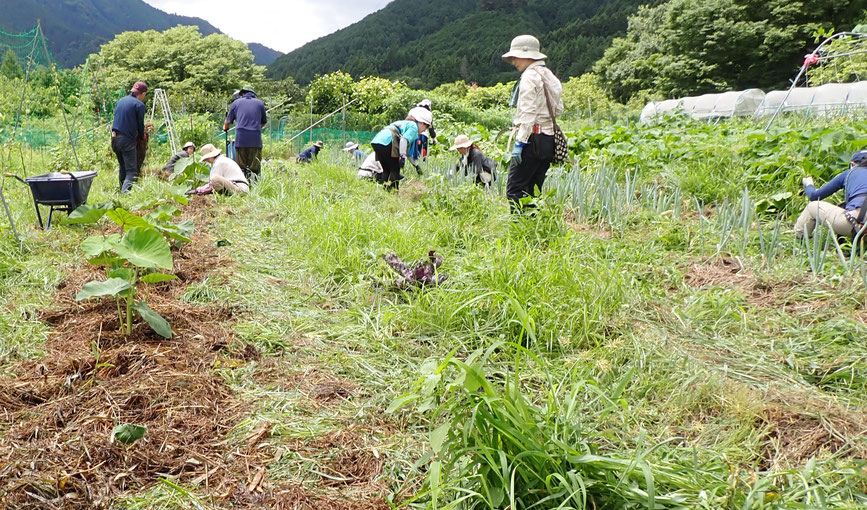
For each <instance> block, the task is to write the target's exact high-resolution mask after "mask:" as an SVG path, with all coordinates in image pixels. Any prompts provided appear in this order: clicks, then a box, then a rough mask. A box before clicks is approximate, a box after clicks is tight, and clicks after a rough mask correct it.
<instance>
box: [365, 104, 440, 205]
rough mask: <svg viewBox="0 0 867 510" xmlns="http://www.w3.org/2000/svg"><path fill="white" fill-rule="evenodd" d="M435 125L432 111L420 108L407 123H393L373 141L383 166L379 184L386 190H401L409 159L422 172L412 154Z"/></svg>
mask: <svg viewBox="0 0 867 510" xmlns="http://www.w3.org/2000/svg"><path fill="white" fill-rule="evenodd" d="M431 123H433V115H432V114H431V112H430V110H427V109H425V108H421V107H418V106H417V107H415V108H413V109H412V110H410V111H409V114H408V115H407V116H406V120H399V121H397V122H392V123H391V124H389V125H388V126H386V127H385V128H384V129H382V130H381V131H380V132H379V133H377V134H376V136H375V137H373V140H372V141H371V142H370V145H371V147H373V152H374V154H376V161H378V162H379V164H380V165H382V173H381V174H378V175H377V180H379V182H381V183H383V184H384V186H385V189H386V190H389V191H397V190H398V188H399V185H398V182H399V181H400V179H402V178H403V176H401V175H400V169H401V167H402V165H403V162H404V161H406V160H407V159H409V160H410V164H412V165H413V166H415V167H416V169H418V165H417V164H416V162H415V161H413V160H412V157H411V154H410V150H411V148H413V147H415V143H416V142H417V141H418V135H419V134H420V133H424V132H425V131H427V130H428V128H429V127H430V125H431Z"/></svg>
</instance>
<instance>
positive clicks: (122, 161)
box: [111, 81, 148, 193]
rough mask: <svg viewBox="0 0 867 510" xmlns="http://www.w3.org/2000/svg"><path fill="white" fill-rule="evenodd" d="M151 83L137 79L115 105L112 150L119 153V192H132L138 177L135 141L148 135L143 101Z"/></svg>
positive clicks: (117, 154) (116, 153)
mask: <svg viewBox="0 0 867 510" xmlns="http://www.w3.org/2000/svg"><path fill="white" fill-rule="evenodd" d="M147 92H148V85H147V83H145V82H143V81H137V82H136V83H135V85H133V86H132V89H131V90H130V91H129V95H128V96H125V97H122V98H120V100H119V101H118V102H117V105H115V107H114V122H113V123H112V125H111V150H112V151H114V154H115V155H116V156H117V163H118V165H119V167H118V178H119V182H120V192H121V193H129V190H130V188H132V185H133V184H134V183H135V181H136V179H137V178H138V162H137V158H136V143H137V142H138V141H139V140H143V139H144V136H145V126H144V117H145V105H144V100H145V96H146V95H147Z"/></svg>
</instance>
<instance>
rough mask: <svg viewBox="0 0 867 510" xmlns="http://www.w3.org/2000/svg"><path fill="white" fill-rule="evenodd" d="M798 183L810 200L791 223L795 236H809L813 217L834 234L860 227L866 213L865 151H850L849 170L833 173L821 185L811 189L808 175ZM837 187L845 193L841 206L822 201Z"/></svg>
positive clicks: (813, 220)
mask: <svg viewBox="0 0 867 510" xmlns="http://www.w3.org/2000/svg"><path fill="white" fill-rule="evenodd" d="M802 183H803V185H804V194H805V195H807V198H809V199H810V203H809V204H807V207H805V208H804V211H803V212H802V213H801V216H799V217H798V221H796V222H795V237H797V238H799V239H801V238H803V237H804V235H805V234H806V235H807V236H810V235H812V234H813V230H814V229H815V228H816V221H817V220H818V221H821V222H822V223H824V224H825V225H826V226H827V227H828V228H830V229H831V230H833V231H834V233H835V234H837V235H838V236H854V235H855V234H857V233H858V231H859V230H861V227H862V226H863V224H864V217H865V213H867V206H865V204H864V200H865V198H867V150H861V151H858V152H856V153H855V154H853V155H852V159H851V162H850V164H849V169H848V170H844V171H842V172H840V173H839V174H837V175H836V176H835V177H834V178H833V179H831V180H830V181H828V183H827V184H825V185H824V186H822V187H821V188H819V189H816V188H815V186H814V185H813V178H812V177H804V179H803V181H802ZM840 190H843V192H844V193H845V195H846V203H845V204H844V206H843V207H838V206H836V205H834V204H831V203H829V202H825V201H824V199H825V198H828V197H829V196H831V195H833V194H834V193H836V192H837V191H840Z"/></svg>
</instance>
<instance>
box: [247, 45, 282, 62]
mask: <svg viewBox="0 0 867 510" xmlns="http://www.w3.org/2000/svg"><path fill="white" fill-rule="evenodd" d="M247 47H248V48H250V51H252V52H253V60H254V62H255V63H256V65H257V66H269V65H271V63H272V62H274V61H275V60H277V58H278V57H281V56H283V53H282V52H279V51H277V50H272V49H271V48H269V47H267V46H265V45H264V44H259V43H249V44H247Z"/></svg>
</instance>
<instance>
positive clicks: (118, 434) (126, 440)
mask: <svg viewBox="0 0 867 510" xmlns="http://www.w3.org/2000/svg"><path fill="white" fill-rule="evenodd" d="M147 431H148V429H147V427H145V426H143V425H135V424H133V423H124V424H122V425H118V426H116V427H115V428H114V429H112V431H111V442H112V443H114V442H115V441H118V442H120V443H123V444H133V443H135V442H136V441H138V440H139V439H141V438H143V437H144V435H145V433H146V432H147Z"/></svg>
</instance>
